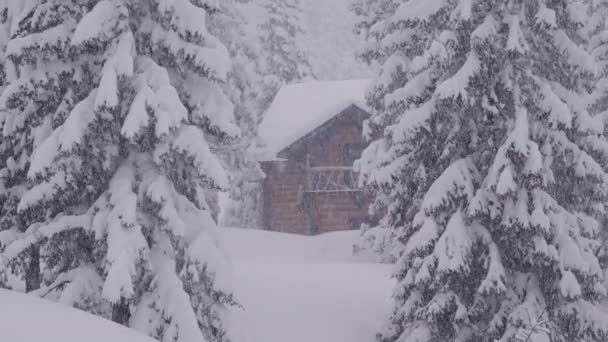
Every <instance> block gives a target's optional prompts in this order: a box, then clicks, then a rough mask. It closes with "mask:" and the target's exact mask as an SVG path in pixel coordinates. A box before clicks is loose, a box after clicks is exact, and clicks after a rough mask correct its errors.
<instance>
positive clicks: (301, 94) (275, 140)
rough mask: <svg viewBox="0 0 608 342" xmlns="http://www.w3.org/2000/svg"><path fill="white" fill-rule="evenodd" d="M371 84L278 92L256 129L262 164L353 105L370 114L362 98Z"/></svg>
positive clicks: (317, 84)
mask: <svg viewBox="0 0 608 342" xmlns="http://www.w3.org/2000/svg"><path fill="white" fill-rule="evenodd" d="M370 84H371V80H369V79H356V80H346V81H325V82H305V83H297V84H292V85H287V86H284V87H283V88H281V90H280V91H279V93H278V94H277V95H276V97H275V99H274V100H273V103H272V104H271V106H270V108H269V109H268V111H267V112H266V115H265V117H264V120H263V121H262V123H261V125H260V137H261V138H262V140H264V142H265V143H266V146H267V149H266V152H265V154H266V155H267V156H271V155H272V156H274V157H272V158H267V159H266V160H273V159H275V158H276V154H278V153H280V152H281V151H283V150H285V149H286V148H288V147H289V146H291V145H292V144H293V143H295V142H297V141H298V140H300V139H301V138H303V137H305V136H306V135H307V134H308V133H310V132H312V131H314V130H315V129H317V128H319V127H320V126H322V125H323V124H325V123H326V122H328V121H329V120H331V119H332V118H334V117H335V116H336V115H338V114H340V113H342V112H343V111H344V110H345V109H346V108H348V107H349V106H351V105H355V106H357V107H359V108H360V109H362V110H364V111H366V112H370V110H369V108H368V107H367V105H365V95H366V93H367V90H368V89H369V86H370Z"/></svg>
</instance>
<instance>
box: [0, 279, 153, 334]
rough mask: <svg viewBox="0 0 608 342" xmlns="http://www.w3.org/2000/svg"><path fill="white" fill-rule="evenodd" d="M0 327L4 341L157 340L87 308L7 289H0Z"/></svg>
mask: <svg viewBox="0 0 608 342" xmlns="http://www.w3.org/2000/svg"><path fill="white" fill-rule="evenodd" d="M0 331H1V332H2V341H6V342H84V341H86V342H156V340H153V339H151V338H148V337H146V336H144V335H141V334H139V333H138V332H136V331H135V330H131V329H128V328H126V327H123V326H121V325H118V324H115V323H112V322H110V321H108V320H105V319H103V318H99V317H96V316H93V315H91V314H88V313H86V312H83V311H79V310H77V309H72V308H70V307H67V306H63V305H60V304H56V303H53V302H49V301H45V300H43V299H39V298H35V297H31V296H28V295H25V294H22V293H18V292H11V291H7V290H0Z"/></svg>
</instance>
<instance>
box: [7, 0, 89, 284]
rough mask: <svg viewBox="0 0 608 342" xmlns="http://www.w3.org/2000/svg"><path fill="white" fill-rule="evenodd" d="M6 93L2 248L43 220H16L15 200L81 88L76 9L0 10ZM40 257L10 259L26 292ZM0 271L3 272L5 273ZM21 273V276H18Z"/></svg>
mask: <svg viewBox="0 0 608 342" xmlns="http://www.w3.org/2000/svg"><path fill="white" fill-rule="evenodd" d="M2 7H3V8H2V16H3V18H2V21H3V33H2V34H3V36H4V37H5V38H6V39H5V42H4V43H5V44H3V45H4V49H3V50H4V51H3V53H4V58H3V62H4V70H5V74H4V75H5V80H6V84H5V88H4V90H3V92H2V96H0V110H1V114H0V124H1V125H2V140H1V141H0V184H3V187H4V200H3V201H0V203H2V204H3V205H2V208H0V229H2V230H3V231H4V233H3V236H2V239H1V240H2V241H1V242H2V245H3V246H6V245H7V244H8V243H10V242H11V241H12V240H13V239H15V238H17V236H18V235H19V234H24V233H25V232H26V230H27V228H28V227H29V223H30V222H31V221H33V220H36V219H38V218H43V217H44V215H45V213H43V212H31V213H29V214H28V215H20V214H19V213H18V212H17V204H18V203H19V200H20V199H21V197H22V196H23V194H24V193H25V191H26V190H27V189H28V188H29V186H30V182H29V180H28V179H27V172H28V169H29V167H30V164H31V160H30V158H31V155H32V153H33V151H34V149H36V148H37V147H38V146H39V145H40V144H41V143H42V141H43V140H44V139H45V138H46V137H47V136H48V135H49V134H50V132H51V131H52V129H53V127H54V125H56V124H57V123H58V122H60V121H61V120H62V119H63V117H65V115H67V111H68V110H69V109H70V107H71V106H72V104H73V102H74V101H75V99H76V98H77V97H78V96H79V94H78V93H75V92H73V91H72V90H71V89H80V85H82V83H80V81H79V80H78V76H77V75H76V65H77V63H75V62H72V61H71V57H72V56H71V52H70V49H69V37H68V36H67V35H65V34H63V33H64V32H69V31H70V30H73V29H74V28H75V26H76V19H77V17H78V15H79V14H80V10H79V9H78V6H77V5H76V4H71V3H64V2H63V1H47V2H44V3H40V4H38V3H37V2H36V1H23V2H12V1H5V2H4V4H3V6H2ZM39 259H40V257H39V249H38V245H37V244H30V245H29V246H28V248H27V249H26V250H25V252H24V253H20V254H19V258H18V259H16V260H12V262H11V263H10V264H11V267H12V268H14V269H15V270H17V272H16V273H18V274H20V275H21V276H22V277H23V278H24V280H25V285H26V291H28V292H29V291H32V290H35V289H37V288H38V287H39V286H40V281H41V280H40V269H39V267H40V260H39ZM7 270H8V269H7V268H3V270H2V271H3V272H4V271H7ZM19 270H21V271H19Z"/></svg>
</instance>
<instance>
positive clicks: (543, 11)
mask: <svg viewBox="0 0 608 342" xmlns="http://www.w3.org/2000/svg"><path fill="white" fill-rule="evenodd" d="M576 5H577V4H576V2H570V1H566V0H559V1H542V0H533V1H518V0H508V1H504V0H459V1H443V0H430V1H429V0H424V1H423V0H410V1H406V2H403V3H401V4H400V5H399V6H398V7H395V9H394V10H393V11H392V12H391V13H390V14H389V15H386V17H385V18H384V19H381V20H379V21H378V22H377V23H375V24H374V25H373V26H371V27H370V33H369V35H368V39H369V40H370V42H368V45H369V46H374V47H375V49H376V50H375V51H374V53H373V54H371V56H373V58H374V59H375V60H378V61H380V62H381V63H382V64H383V65H382V70H381V73H380V75H379V76H378V78H377V80H376V84H375V85H374V86H373V89H372V90H371V92H370V95H369V98H368V100H369V104H370V105H371V106H372V108H373V109H374V110H375V112H376V113H377V114H375V115H374V116H373V117H372V118H371V119H370V120H369V122H368V125H367V128H366V130H367V133H369V135H370V136H371V137H372V138H374V141H373V142H372V143H371V145H370V147H369V148H368V149H367V150H366V151H365V152H364V155H363V157H362V160H361V161H360V162H359V164H360V167H361V170H362V171H363V177H364V179H365V180H366V181H367V182H368V184H370V185H371V186H372V187H374V188H375V189H376V190H377V191H378V192H379V195H378V198H377V202H379V203H380V205H383V206H384V207H385V208H386V217H385V221H386V223H387V224H388V226H389V227H391V228H392V229H394V230H395V232H396V234H397V236H398V239H399V241H401V242H403V244H404V246H403V252H402V255H401V257H400V259H399V260H398V267H399V269H398V271H397V273H396V278H397V281H398V284H397V288H396V292H395V295H394V297H395V309H394V311H393V314H392V316H391V318H390V322H389V325H388V328H387V329H386V330H385V331H383V332H382V333H381V334H380V335H379V339H380V341H383V342H389V341H402V342H405V341H417V342H422V341H488V342H489V341H495V340H496V341H518V340H521V341H524V340H525V341H564V342H565V341H583V340H585V341H603V340H606V339H607V338H608V315H606V313H605V312H603V311H602V310H601V309H600V307H599V306H598V303H599V302H600V301H601V300H602V299H603V298H604V297H605V295H606V290H605V289H604V288H603V287H602V286H601V282H602V272H601V269H600V266H599V262H598V257H597V255H598V248H599V224H598V220H597V219H598V218H601V217H603V216H604V215H605V203H606V200H607V196H608V175H607V174H606V173H605V171H604V170H603V168H602V164H601V163H600V162H601V156H602V155H605V153H606V151H607V150H608V149H607V148H606V146H608V145H606V138H605V136H604V132H603V124H602V122H601V120H600V119H598V117H595V116H591V115H590V114H589V113H588V112H587V110H586V105H585V101H584V98H585V96H586V92H587V91H588V90H590V88H591V86H592V85H593V79H594V73H595V72H596V69H597V68H596V64H595V62H594V60H593V58H592V57H591V56H589V55H588V54H587V53H586V52H585V46H584V37H582V36H581V35H580V32H581V28H582V27H581V25H582V23H583V20H585V19H586V18H585V17H584V12H581V11H580V10H578V9H580V7H576Z"/></svg>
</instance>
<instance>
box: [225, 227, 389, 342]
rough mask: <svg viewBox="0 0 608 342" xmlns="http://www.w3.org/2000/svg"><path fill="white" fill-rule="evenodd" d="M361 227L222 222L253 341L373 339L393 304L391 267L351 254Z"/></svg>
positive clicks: (362, 341)
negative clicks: (308, 231) (301, 228)
mask: <svg viewBox="0 0 608 342" xmlns="http://www.w3.org/2000/svg"><path fill="white" fill-rule="evenodd" d="M358 234H359V233H358V232H356V231H350V232H338V233H329V234H323V235H320V236H316V237H305V236H297V235H290V234H284V233H275V232H266V231H259V230H244V229H235V228H225V229H224V244H225V247H226V248H227V250H228V253H229V254H230V255H231V256H232V259H233V262H234V277H235V279H234V287H235V288H234V291H235V295H236V296H237V299H238V301H239V302H240V303H241V304H242V305H243V306H244V308H245V310H244V312H243V313H242V316H243V317H242V318H241V319H242V320H243V321H244V326H243V327H242V328H243V330H244V331H246V332H247V334H248V335H249V337H250V338H249V341H250V342H258V341H260V342H262V341H263V342H285V341H289V342H369V341H373V340H374V335H375V334H376V332H377V331H379V329H380V327H381V325H382V323H383V322H384V321H385V320H386V315H387V314H388V313H389V310H390V293H391V291H392V287H393V281H392V280H391V279H390V266H387V265H380V264H374V263H370V262H367V257H365V256H358V257H353V256H352V245H353V243H355V242H356V241H357V239H358Z"/></svg>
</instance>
